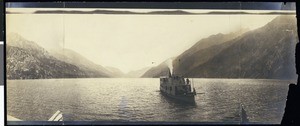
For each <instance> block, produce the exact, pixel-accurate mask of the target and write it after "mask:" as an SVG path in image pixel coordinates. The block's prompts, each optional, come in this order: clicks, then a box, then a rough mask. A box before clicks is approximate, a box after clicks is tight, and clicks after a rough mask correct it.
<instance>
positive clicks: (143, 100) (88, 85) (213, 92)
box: [7, 78, 291, 123]
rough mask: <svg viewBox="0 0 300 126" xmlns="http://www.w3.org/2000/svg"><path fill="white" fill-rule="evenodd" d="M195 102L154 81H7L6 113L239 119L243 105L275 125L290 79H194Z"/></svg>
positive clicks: (251, 118)
mask: <svg viewBox="0 0 300 126" xmlns="http://www.w3.org/2000/svg"><path fill="white" fill-rule="evenodd" d="M193 82H194V85H195V89H196V91H197V93H198V94H197V95H196V98H195V99H196V104H182V103H178V102H176V101H173V100H172V99H169V98H166V97H165V96H163V95H161V94H160V92H159V79H152V78H151V79H150V78H148V79H140V78H136V79H132V78H117V79H116V78H114V79H110V78H91V79H45V80H8V81H7V112H8V113H7V114H8V115H11V116H14V117H16V118H19V119H22V120H26V121H36V120H48V119H49V118H50V117H51V116H52V115H53V114H54V113H55V112H56V111H57V110H60V111H62V112H63V113H64V120H70V121H82V120H87V121H120V120H121V121H122V120H126V121H171V122H174V121H180V122H185V121H189V122H236V121H237V122H238V121H239V119H240V116H239V114H240V108H239V105H240V103H242V104H243V105H244V109H245V110H246V112H247V115H248V119H249V121H250V122H261V123H280V121H281V118H282V116H283V113H284V108H285V102H286V96H287V91H288V84H289V83H291V82H290V81H281V80H253V79H193Z"/></svg>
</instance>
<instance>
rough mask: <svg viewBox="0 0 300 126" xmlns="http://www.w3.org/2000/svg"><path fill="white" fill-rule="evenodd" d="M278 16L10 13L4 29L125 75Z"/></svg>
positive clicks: (43, 45) (252, 27)
mask: <svg viewBox="0 0 300 126" xmlns="http://www.w3.org/2000/svg"><path fill="white" fill-rule="evenodd" d="M19 11H22V10H19ZM27 11H28V10H27ZM132 11H134V10H132ZM275 17H276V15H269V16H267V15H118V14H115V15H107V14H106V15H105V14H29V13H28V14H7V16H6V24H7V27H6V29H7V33H8V34H9V33H11V32H14V33H18V34H20V35H21V36H23V37H24V38H26V39H27V40H30V41H34V42H36V43H37V44H39V45H40V46H42V47H44V48H45V49H51V50H53V49H59V48H67V49H71V50H74V51H76V52H78V53H79V54H81V55H82V56H84V57H86V58H87V59H89V60H91V61H93V62H94V63H96V64H99V65H102V66H110V67H115V68H118V69H120V70H121V71H123V72H124V73H127V72H130V71H132V70H138V69H142V68H145V67H149V66H156V65H158V64H160V63H162V62H163V61H165V60H167V59H168V58H171V57H175V56H177V55H179V54H181V53H182V52H184V51H185V50H187V49H188V48H190V47H191V46H192V45H194V44H195V43H196V42H198V41H199V40H201V39H203V38H206V37H208V36H210V35H213V34H218V33H223V34H226V33H230V32H236V31H239V30H240V29H241V28H249V29H256V28H259V27H262V26H263V25H265V24H266V23H268V22H270V21H271V20H272V19H274V18H275Z"/></svg>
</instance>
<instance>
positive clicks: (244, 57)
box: [176, 16, 297, 79]
mask: <svg viewBox="0 0 300 126" xmlns="http://www.w3.org/2000/svg"><path fill="white" fill-rule="evenodd" d="M296 33H297V31H296V20H295V17H294V16H278V17H276V18H275V19H274V20H272V21H271V22H269V23H268V24H266V25H265V26H263V27H261V28H259V29H256V30H253V31H249V32H247V33H245V34H243V35H242V36H240V37H238V38H236V39H234V40H231V41H229V42H227V43H224V44H221V45H217V46H213V47H210V48H208V49H205V50H203V53H201V54H198V55H197V56H198V57H205V56H206V55H207V52H212V51H216V52H217V53H216V54H215V55H214V56H213V57H211V58H209V59H208V60H207V61H206V62H203V63H199V62H192V64H197V65H192V66H190V67H189V68H188V69H189V71H182V68H180V67H182V66H180V65H179V66H177V68H176V70H179V71H180V70H181V71H180V72H182V73H184V76H188V77H207V78H212V77H213V78H264V79H294V78H296V74H295V72H296V71H295V59H294V54H295V52H294V50H295V45H296ZM186 58H187V59H188V60H184V61H183V62H182V63H181V64H186V63H187V62H189V61H191V60H190V59H193V58H195V57H193V56H190V57H186Z"/></svg>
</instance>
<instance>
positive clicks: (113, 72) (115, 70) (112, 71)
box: [105, 67, 125, 77]
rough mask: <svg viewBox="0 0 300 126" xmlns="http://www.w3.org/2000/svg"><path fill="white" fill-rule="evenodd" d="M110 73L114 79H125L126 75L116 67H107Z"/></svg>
mask: <svg viewBox="0 0 300 126" xmlns="http://www.w3.org/2000/svg"><path fill="white" fill-rule="evenodd" d="M105 68H106V69H107V70H108V71H109V72H110V75H112V76H113V77H124V75H125V74H124V73H123V72H122V71H121V70H120V69H118V68H115V67H105Z"/></svg>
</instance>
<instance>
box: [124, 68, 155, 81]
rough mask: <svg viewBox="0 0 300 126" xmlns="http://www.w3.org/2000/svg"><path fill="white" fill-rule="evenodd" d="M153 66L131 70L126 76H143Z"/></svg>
mask: <svg viewBox="0 0 300 126" xmlns="http://www.w3.org/2000/svg"><path fill="white" fill-rule="evenodd" d="M150 68H151V67H145V68H142V69H139V70H134V71H130V72H128V73H127V74H125V75H124V77H128V78H139V77H141V76H142V75H143V74H144V73H145V72H146V71H148V70H149V69H150Z"/></svg>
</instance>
